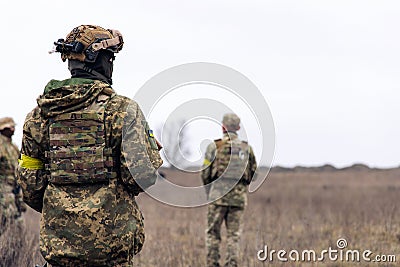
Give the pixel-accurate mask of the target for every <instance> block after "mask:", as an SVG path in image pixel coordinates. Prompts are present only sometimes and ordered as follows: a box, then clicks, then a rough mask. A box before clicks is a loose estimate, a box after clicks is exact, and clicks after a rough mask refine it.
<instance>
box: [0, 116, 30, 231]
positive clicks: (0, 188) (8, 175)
mask: <svg viewBox="0 0 400 267" xmlns="http://www.w3.org/2000/svg"><path fill="white" fill-rule="evenodd" d="M14 131H15V122H14V120H13V119H12V118H9V117H6V118H1V119H0V205H1V210H2V214H0V215H1V221H0V235H1V233H2V232H3V231H4V227H5V225H6V224H7V223H9V222H11V221H12V220H10V218H13V217H14V218H19V217H20V216H21V213H22V212H24V211H26V205H25V203H24V202H23V200H22V193H21V190H20V188H19V186H18V184H17V180H16V179H15V169H16V168H17V165H18V157H19V150H18V147H17V146H16V145H15V144H14V143H12V136H13V135H14Z"/></svg>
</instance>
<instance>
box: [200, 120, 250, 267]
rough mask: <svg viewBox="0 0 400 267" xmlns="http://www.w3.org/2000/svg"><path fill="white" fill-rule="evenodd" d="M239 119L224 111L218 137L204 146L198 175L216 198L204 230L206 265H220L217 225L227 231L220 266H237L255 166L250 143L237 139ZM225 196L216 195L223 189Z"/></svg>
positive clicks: (219, 237)
mask: <svg viewBox="0 0 400 267" xmlns="http://www.w3.org/2000/svg"><path fill="white" fill-rule="evenodd" d="M239 125H240V119H239V117H238V116H237V115H236V114H233V113H231V114H226V115H225V116H224V118H223V120H222V130H223V137H222V139H218V140H215V141H214V143H211V144H210V145H209V146H208V147H207V151H206V154H205V160H204V166H203V168H204V169H203V171H202V174H201V177H202V179H203V183H204V184H205V185H206V184H209V183H211V182H213V181H215V180H217V179H218V181H215V182H218V183H215V184H213V185H212V186H211V189H210V192H207V193H208V194H209V199H212V200H213V199H217V200H216V201H214V202H213V203H211V204H210V205H209V206H208V215H207V221H208V228H207V231H206V246H207V266H220V265H219V259H220V253H219V245H220V243H221V225H222V222H223V221H225V226H226V231H227V255H226V260H225V265H224V266H238V255H239V239H240V234H241V224H242V221H243V214H244V209H245V207H246V205H247V187H248V185H249V184H250V182H251V179H252V177H253V175H254V173H255V170H256V168H257V164H256V159H255V156H254V153H253V150H252V148H251V146H249V145H248V144H247V142H244V141H241V140H239V139H238V135H237V131H238V130H239V129H240V126H239ZM228 191H229V193H227V194H226V195H225V196H223V197H221V198H219V197H220V196H221V195H223V194H224V192H228Z"/></svg>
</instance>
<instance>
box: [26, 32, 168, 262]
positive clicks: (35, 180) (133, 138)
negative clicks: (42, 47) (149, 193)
mask: <svg viewBox="0 0 400 267" xmlns="http://www.w3.org/2000/svg"><path fill="white" fill-rule="evenodd" d="M55 45H56V46H55V52H60V53H61V58H62V59H63V61H66V60H68V67H69V70H70V72H71V76H72V77H71V78H70V79H67V80H63V81H58V80H51V81H50V82H49V83H48V84H47V86H46V87H45V89H44V92H43V94H42V95H41V96H39V98H38V99H37V104H38V106H37V107H36V108H35V109H33V111H31V112H30V113H29V114H28V115H27V117H26V120H25V123H24V128H23V140H22V148H21V160H20V164H19V167H18V180H19V182H20V184H21V186H22V188H23V193H24V200H25V202H26V203H27V204H28V205H29V206H31V207H32V208H33V209H35V210H36V211H38V212H41V213H42V218H41V223H40V251H41V253H42V255H43V256H44V258H45V259H46V261H47V262H49V263H50V264H51V265H52V266H132V264H133V257H134V255H135V254H137V253H138V252H139V251H140V250H141V248H142V246H143V242H144V237H145V235H144V228H143V217H142V213H141V211H140V210H139V208H138V206H137V204H136V201H135V196H137V195H138V194H139V193H140V192H143V189H145V188H146V187H149V186H151V185H152V184H154V183H155V180H156V178H157V175H156V172H157V169H158V168H159V167H160V166H161V164H162V160H161V158H160V155H159V147H158V146H157V144H158V143H157V141H156V140H155V139H154V137H153V135H152V132H151V130H150V129H149V126H148V124H147V122H146V119H145V117H144V115H143V113H142V111H141V109H140V108H139V106H138V104H137V103H136V102H135V101H133V100H131V99H129V98H127V97H124V96H120V95H118V94H116V93H115V91H114V90H113V89H112V87H111V84H112V80H111V76H112V67H113V60H114V58H115V57H114V54H115V53H117V52H119V51H120V50H121V48H122V45H123V39H122V35H121V34H120V33H119V32H118V31H115V30H106V29H103V28H101V27H99V26H92V25H81V26H79V27H76V28H74V29H73V30H72V32H71V33H70V34H68V35H67V38H66V40H63V39H59V40H58V41H57V42H55ZM124 125H126V127H124ZM139 185H140V186H139Z"/></svg>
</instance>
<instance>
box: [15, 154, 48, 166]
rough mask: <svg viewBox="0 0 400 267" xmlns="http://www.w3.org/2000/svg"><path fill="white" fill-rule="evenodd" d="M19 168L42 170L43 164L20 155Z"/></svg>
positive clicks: (38, 160)
mask: <svg viewBox="0 0 400 267" xmlns="http://www.w3.org/2000/svg"><path fill="white" fill-rule="evenodd" d="M18 162H19V166H20V167H21V168H24V169H28V170H43V169H44V163H43V161H41V160H40V159H36V158H31V157H29V156H27V155H24V154H22V155H21V159H19V160H18Z"/></svg>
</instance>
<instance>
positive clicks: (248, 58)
mask: <svg viewBox="0 0 400 267" xmlns="http://www.w3.org/2000/svg"><path fill="white" fill-rule="evenodd" d="M0 9H1V10H2V16H1V17H0V23H1V25H2V26H3V27H2V34H1V37H0V41H1V43H0V46H1V50H2V58H3V60H2V64H1V66H0V70H1V77H2V93H1V98H0V116H1V117H3V116H12V117H14V119H15V120H16V122H17V123H18V126H17V132H16V135H15V138H14V140H15V142H16V143H17V144H18V145H19V144H20V142H21V136H22V125H23V121H24V118H25V115H26V114H27V113H28V112H29V111H30V110H31V109H32V108H33V107H34V106H35V105H36V102H35V99H36V97H37V96H38V95H39V94H40V93H41V92H42V90H43V88H44V86H45V85H46V83H47V82H48V81H49V80H50V79H53V78H54V79H65V78H68V77H69V73H68V71H67V66H66V63H62V62H61V60H60V58H59V54H56V55H55V54H53V55H49V54H48V53H47V51H49V50H50V49H51V48H52V42H53V41H55V40H57V39H58V38H64V37H65V36H66V34H67V33H68V32H69V31H70V30H71V29H72V28H74V27H75V26H78V25H80V24H97V25H100V26H103V27H105V28H115V29H118V30H120V31H121V32H122V34H123V35H124V40H125V45H124V49H123V50H122V51H121V53H120V54H118V55H117V59H116V62H115V68H114V76H113V78H114V86H113V87H114V89H115V90H116V91H117V92H118V93H120V94H123V95H126V96H129V97H133V95H134V94H135V92H136V91H137V90H138V88H140V86H142V85H143V83H145V82H146V81H147V80H148V79H150V78H151V77H152V76H154V75H156V74H157V73H159V72H161V71H163V70H165V69H167V68H170V67H173V66H176V65H179V64H184V63H189V62H198V61H202V62H214V63H219V64H223V65H226V66H229V67H231V68H234V69H236V70H237V71H239V72H241V73H242V74H244V75H246V76H247V77H248V78H249V79H250V80H252V81H253V83H255V84H256V85H257V86H258V88H259V89H260V91H261V92H262V93H263V95H264V96H265V98H266V100H267V102H268V104H269V107H270V109H271V111H272V114H273V117H274V121H275V128H276V129H275V130H276V153H275V160H274V164H275V165H284V166H294V165H298V164H301V165H319V164H325V163H330V164H333V165H335V166H337V167H342V166H347V165H350V164H353V163H365V164H368V165H370V166H375V167H393V166H399V161H400V160H399V158H400V157H399V155H400V153H399V151H400V138H399V136H400V130H399V129H400V125H399V119H398V117H397V116H398V115H399V114H400V105H398V102H399V99H400V91H399V89H400V34H399V25H400V2H399V1H367V0H359V1H351V0H346V1H341V0H334V1H321V0H315V1H311V0H309V1H301V0H293V1H284V0H279V1H278V0H276V1H267V0H264V1H254V0H252V1H234V0H219V1H210V0H203V1H170V0H159V1H102V0H98V1H2V2H1V3H0ZM171 104H172V105H174V103H171ZM239 113H240V112H239ZM244 120H246V118H244ZM150 123H152V121H150ZM153 123H155V122H153ZM249 131H250V132H251V129H250V130H248V131H247V133H248V132H249ZM211 138H214V136H212V137H211ZM249 141H250V143H252V145H253V147H254V148H255V150H257V149H258V147H259V144H258V143H257V138H256V137H253V138H251V136H249ZM257 152H258V153H259V152H260V151H257Z"/></svg>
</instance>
